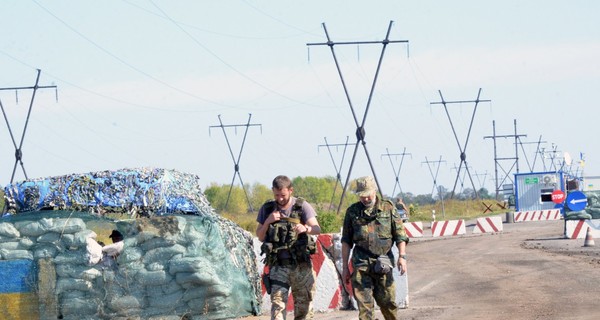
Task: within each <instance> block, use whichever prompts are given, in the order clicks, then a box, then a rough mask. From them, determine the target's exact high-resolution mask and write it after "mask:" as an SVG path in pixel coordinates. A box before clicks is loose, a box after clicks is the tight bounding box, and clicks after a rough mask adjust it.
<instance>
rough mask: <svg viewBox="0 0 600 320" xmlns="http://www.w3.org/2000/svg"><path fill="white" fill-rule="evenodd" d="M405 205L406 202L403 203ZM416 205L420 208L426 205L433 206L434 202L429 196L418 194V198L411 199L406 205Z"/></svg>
mask: <svg viewBox="0 0 600 320" xmlns="http://www.w3.org/2000/svg"><path fill="white" fill-rule="evenodd" d="M405 203H406V202H405ZM413 203H416V204H418V205H420V206H423V205H427V204H434V203H435V200H434V199H433V198H432V197H431V194H429V193H428V194H420V195H418V196H415V197H412V199H411V200H410V201H409V202H408V203H406V204H408V205H409V206H410V204H413Z"/></svg>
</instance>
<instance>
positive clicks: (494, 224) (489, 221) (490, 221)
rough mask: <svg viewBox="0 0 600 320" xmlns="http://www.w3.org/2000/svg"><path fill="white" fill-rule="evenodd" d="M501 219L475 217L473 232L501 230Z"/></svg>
mask: <svg viewBox="0 0 600 320" xmlns="http://www.w3.org/2000/svg"><path fill="white" fill-rule="evenodd" d="M502 231H503V226H502V219H501V218H500V217H483V218H477V224H476V225H475V227H473V233H490V232H502Z"/></svg>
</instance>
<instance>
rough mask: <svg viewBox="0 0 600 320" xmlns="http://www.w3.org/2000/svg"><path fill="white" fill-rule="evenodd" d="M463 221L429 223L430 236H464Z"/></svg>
mask: <svg viewBox="0 0 600 320" xmlns="http://www.w3.org/2000/svg"><path fill="white" fill-rule="evenodd" d="M466 233H467V230H466V228H465V220H462V219H461V220H448V221H434V222H432V223H431V236H433V237H442V236H456V235H459V234H466Z"/></svg>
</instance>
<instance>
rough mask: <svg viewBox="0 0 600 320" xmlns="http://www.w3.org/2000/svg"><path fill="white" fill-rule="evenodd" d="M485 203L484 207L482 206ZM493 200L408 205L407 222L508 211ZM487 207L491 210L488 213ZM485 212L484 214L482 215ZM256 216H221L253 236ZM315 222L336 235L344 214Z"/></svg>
mask: <svg viewBox="0 0 600 320" xmlns="http://www.w3.org/2000/svg"><path fill="white" fill-rule="evenodd" d="M483 203H485V205H484V204H483ZM496 203H497V202H496V201H494V200H464V201H463V200H445V201H444V206H443V210H442V203H441V202H437V203H436V204H434V205H424V206H418V205H409V210H410V217H409V221H411V222H414V221H422V222H430V221H432V216H431V211H432V210H435V216H436V217H435V218H436V220H438V221H440V220H458V219H465V220H470V219H476V218H479V217H485V216H491V215H498V214H502V213H505V212H507V211H509V209H502V208H501V207H500V206H498V205H497V204H496ZM486 205H487V206H489V207H490V209H492V211H491V212H490V211H489V210H487V207H486ZM484 212H485V213H484ZM256 215H257V213H254V214H247V213H243V214H235V213H222V216H223V217H225V218H227V219H229V220H231V221H233V222H235V223H237V224H238V225H239V226H240V227H241V228H243V229H244V230H247V231H249V232H251V233H252V234H254V232H255V231H256ZM317 220H318V221H319V225H320V226H321V233H338V232H340V230H341V228H342V224H343V222H344V213H343V212H342V213H340V214H339V215H338V214H337V213H336V212H335V211H319V212H318V216H317Z"/></svg>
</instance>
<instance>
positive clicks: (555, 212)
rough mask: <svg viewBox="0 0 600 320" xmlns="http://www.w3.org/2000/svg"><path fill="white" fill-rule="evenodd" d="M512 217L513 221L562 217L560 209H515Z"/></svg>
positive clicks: (557, 218)
mask: <svg viewBox="0 0 600 320" xmlns="http://www.w3.org/2000/svg"><path fill="white" fill-rule="evenodd" d="M514 217H515V222H523V221H546V220H561V219H562V218H563V216H562V214H561V213H560V209H550V210H533V211H517V212H515V215H514Z"/></svg>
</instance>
